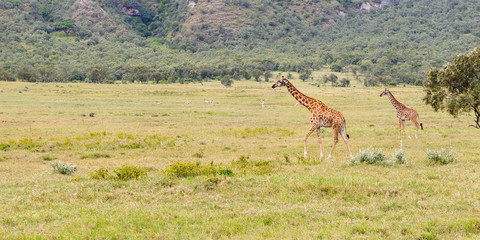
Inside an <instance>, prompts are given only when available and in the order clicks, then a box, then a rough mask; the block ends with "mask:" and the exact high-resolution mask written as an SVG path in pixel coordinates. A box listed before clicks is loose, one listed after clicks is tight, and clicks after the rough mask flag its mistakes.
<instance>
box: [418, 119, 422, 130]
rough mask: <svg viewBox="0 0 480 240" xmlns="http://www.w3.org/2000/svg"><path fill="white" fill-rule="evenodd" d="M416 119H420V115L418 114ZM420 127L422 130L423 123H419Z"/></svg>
mask: <svg viewBox="0 0 480 240" xmlns="http://www.w3.org/2000/svg"><path fill="white" fill-rule="evenodd" d="M418 121H420V116H418ZM420 129H421V130H423V123H420Z"/></svg>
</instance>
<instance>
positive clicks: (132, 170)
mask: <svg viewBox="0 0 480 240" xmlns="http://www.w3.org/2000/svg"><path fill="white" fill-rule="evenodd" d="M147 173H148V170H147V169H145V167H140V166H135V165H128V164H125V165H122V166H121V167H117V168H114V169H113V173H111V172H110V171H109V170H108V169H107V168H99V169H97V170H95V171H93V172H91V173H90V178H91V179H97V180H103V179H113V180H123V181H128V180H132V179H135V180H138V179H140V178H142V177H145V176H146V175H147Z"/></svg>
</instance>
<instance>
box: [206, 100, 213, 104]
mask: <svg viewBox="0 0 480 240" xmlns="http://www.w3.org/2000/svg"><path fill="white" fill-rule="evenodd" d="M205 103H206V104H213V101H210V100H208V101H207V100H205Z"/></svg>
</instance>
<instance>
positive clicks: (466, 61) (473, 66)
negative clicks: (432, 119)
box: [423, 48, 480, 129]
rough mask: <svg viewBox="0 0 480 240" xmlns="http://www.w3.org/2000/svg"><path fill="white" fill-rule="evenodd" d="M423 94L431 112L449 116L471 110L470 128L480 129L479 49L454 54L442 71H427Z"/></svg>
mask: <svg viewBox="0 0 480 240" xmlns="http://www.w3.org/2000/svg"><path fill="white" fill-rule="evenodd" d="M425 93H426V95H425V97H424V99H423V100H424V101H425V103H426V104H428V105H430V106H432V107H433V109H434V110H435V111H438V110H446V111H447V112H448V113H449V114H450V115H452V116H457V115H458V114H459V113H461V112H471V111H473V112H474V113H475V125H473V126H474V127H476V128H478V129H480V48H475V49H474V50H473V51H472V52H470V53H467V54H461V55H458V56H457V57H455V58H454V59H453V62H452V63H448V64H447V65H446V66H444V67H443V68H440V69H436V68H434V69H431V70H430V72H429V73H428V75H427V79H426V83H425Z"/></svg>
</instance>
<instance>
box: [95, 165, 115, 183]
mask: <svg viewBox="0 0 480 240" xmlns="http://www.w3.org/2000/svg"><path fill="white" fill-rule="evenodd" d="M90 178H91V179H98V180H101V179H113V175H112V174H111V173H110V172H109V171H108V169H106V168H103V167H102V168H99V169H97V170H95V171H93V172H91V173H90Z"/></svg>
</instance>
